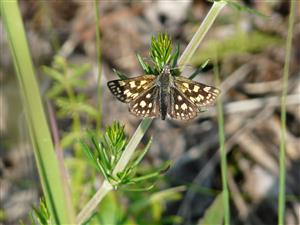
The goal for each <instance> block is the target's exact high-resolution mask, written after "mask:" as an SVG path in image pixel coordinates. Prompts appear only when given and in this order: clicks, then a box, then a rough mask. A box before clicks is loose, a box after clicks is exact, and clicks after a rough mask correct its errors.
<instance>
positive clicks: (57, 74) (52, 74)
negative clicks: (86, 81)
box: [42, 66, 64, 83]
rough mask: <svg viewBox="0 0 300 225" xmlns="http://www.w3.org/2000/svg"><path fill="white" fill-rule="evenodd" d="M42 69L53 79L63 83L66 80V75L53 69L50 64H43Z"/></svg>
mask: <svg viewBox="0 0 300 225" xmlns="http://www.w3.org/2000/svg"><path fill="white" fill-rule="evenodd" d="M42 71H43V73H45V74H46V75H47V76H49V77H51V78H52V79H53V80H55V81H57V82H59V83H63V80H64V75H63V74H62V73H60V72H59V71H57V70H56V69H53V68H51V67H48V66H42Z"/></svg>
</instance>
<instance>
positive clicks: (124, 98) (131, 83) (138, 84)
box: [107, 75, 155, 103]
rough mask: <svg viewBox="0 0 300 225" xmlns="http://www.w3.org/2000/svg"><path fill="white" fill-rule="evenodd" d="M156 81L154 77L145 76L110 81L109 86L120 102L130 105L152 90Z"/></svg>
mask: <svg viewBox="0 0 300 225" xmlns="http://www.w3.org/2000/svg"><path fill="white" fill-rule="evenodd" d="M154 81H155V76H154V75H144V76H139V77H134V78H129V79H125V80H113V81H109V82H108V83H107V86H108V87H109V89H110V90H111V92H112V93H113V95H114V96H116V98H117V99H118V100H120V101H121V102H125V103H129V102H131V101H132V100H134V99H136V98H137V97H138V96H140V95H141V94H142V93H143V92H145V91H146V90H147V89H149V88H151V87H152V86H153V84H154Z"/></svg>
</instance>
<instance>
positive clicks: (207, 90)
mask: <svg viewBox="0 0 300 225" xmlns="http://www.w3.org/2000/svg"><path fill="white" fill-rule="evenodd" d="M210 89H211V87H205V88H204V89H203V90H204V91H206V92H209V90H210Z"/></svg>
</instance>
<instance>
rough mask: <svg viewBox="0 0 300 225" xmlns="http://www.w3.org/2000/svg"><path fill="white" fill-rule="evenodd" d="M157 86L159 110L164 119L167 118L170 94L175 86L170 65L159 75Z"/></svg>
mask: <svg viewBox="0 0 300 225" xmlns="http://www.w3.org/2000/svg"><path fill="white" fill-rule="evenodd" d="M156 84H157V87H158V89H159V106H160V107H159V111H160V117H161V119H162V120H164V119H165V118H166V115H167V111H168V107H169V104H170V101H169V96H170V92H171V87H173V86H174V78H173V76H172V74H171V70H170V66H169V65H166V66H165V67H164V68H163V70H162V72H161V73H160V75H158V77H157V82H156Z"/></svg>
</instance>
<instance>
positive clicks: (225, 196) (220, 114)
mask: <svg viewBox="0 0 300 225" xmlns="http://www.w3.org/2000/svg"><path fill="white" fill-rule="evenodd" d="M216 59H217V57H216ZM217 65H218V64H217V62H215V65H214V74H215V77H216V86H217V87H219V86H220V78H219V77H220V76H219V68H218V66H217ZM217 111H218V126H219V143H220V155H221V156H220V158H221V174H222V187H223V193H222V196H223V208H224V224H225V225H229V224H230V208H229V193H228V185H227V158H226V150H225V130H224V114H223V105H222V99H221V97H218V100H217Z"/></svg>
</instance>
